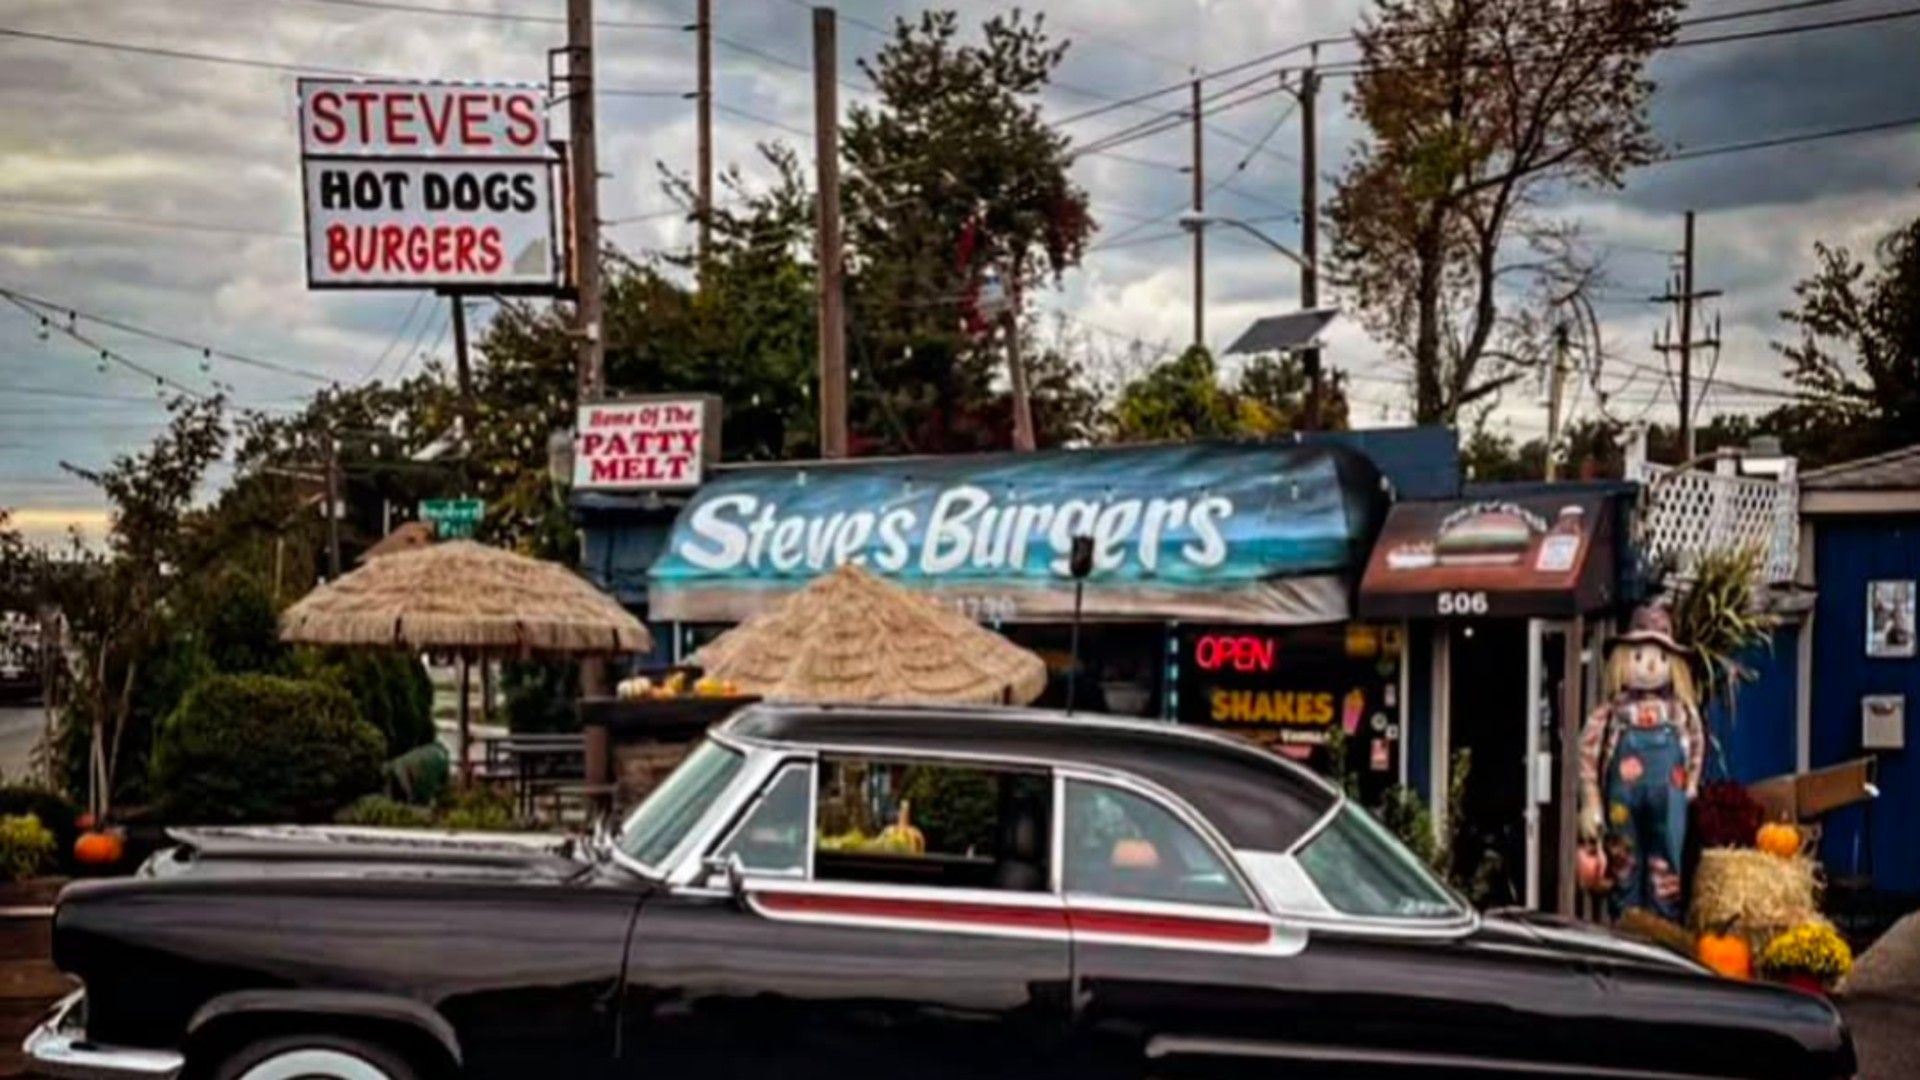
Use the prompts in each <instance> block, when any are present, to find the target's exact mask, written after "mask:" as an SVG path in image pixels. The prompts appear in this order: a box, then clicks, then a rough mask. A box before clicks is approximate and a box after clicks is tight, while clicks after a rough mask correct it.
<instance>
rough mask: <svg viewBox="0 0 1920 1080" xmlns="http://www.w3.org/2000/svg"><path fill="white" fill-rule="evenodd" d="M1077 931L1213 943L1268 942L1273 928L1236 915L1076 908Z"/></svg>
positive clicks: (1072, 917) (1071, 917)
mask: <svg viewBox="0 0 1920 1080" xmlns="http://www.w3.org/2000/svg"><path fill="white" fill-rule="evenodd" d="M1067 920H1068V922H1069V924H1070V925H1071V926H1072V928H1073V930H1074V931H1075V932H1076V933H1082V934H1112V935H1115V936H1117V937H1138V938H1149V939H1152V940H1156V941H1191V942H1205V943H1207V944H1211V945H1265V944H1266V943H1267V942H1269V941H1271V940H1272V939H1273V928H1272V927H1271V926H1268V925H1267V924H1265V923H1258V922H1242V921H1240V920H1237V919H1208V918H1204V917H1196V916H1189V915H1145V914H1141V913H1140V912H1137V911H1100V910H1091V909H1086V908H1074V909H1073V910H1072V911H1071V912H1070V913H1069V914H1068V916H1067Z"/></svg>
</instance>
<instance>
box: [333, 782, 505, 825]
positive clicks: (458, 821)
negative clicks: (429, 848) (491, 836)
mask: <svg viewBox="0 0 1920 1080" xmlns="http://www.w3.org/2000/svg"><path fill="white" fill-rule="evenodd" d="M334 821H336V822H338V823H339V824H341V825H362V826H369V827H372V828H380V829H463V830H468V831H475V832H512V831H513V830H515V829H518V828H520V827H521V823H520V820H519V819H518V818H517V817H515V816H514V812H513V800H512V799H510V798H508V797H507V795H506V794H505V793H504V792H499V791H495V790H493V789H492V788H487V787H476V788H472V789H470V790H468V791H463V792H459V793H456V794H454V795H452V796H450V797H449V798H447V799H446V800H445V801H444V802H441V803H440V804H439V805H437V806H414V805H411V804H409V803H403V802H400V801H399V800H397V799H390V798H388V797H387V796H385V795H366V796H362V797H361V798H358V799H355V800H354V801H353V802H352V803H351V804H349V805H348V806H347V807H346V808H345V809H343V810H341V811H340V813H339V814H337V815H335V817H334Z"/></svg>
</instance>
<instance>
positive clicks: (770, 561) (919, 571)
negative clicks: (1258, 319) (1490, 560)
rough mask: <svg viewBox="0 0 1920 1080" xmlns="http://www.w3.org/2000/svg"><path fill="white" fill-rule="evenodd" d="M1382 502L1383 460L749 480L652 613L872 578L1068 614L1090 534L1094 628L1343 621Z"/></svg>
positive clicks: (1168, 453)
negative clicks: (1354, 573) (1083, 541)
mask: <svg viewBox="0 0 1920 1080" xmlns="http://www.w3.org/2000/svg"><path fill="white" fill-rule="evenodd" d="M582 430H583V431H584V430H585V429H582ZM1380 499H1381V495H1380V490H1379V478H1378V476H1377V474H1376V473H1375V472H1374V471H1373V467H1372V465H1371V464H1370V463H1368V462H1367V461H1366V459H1365V458H1363V457H1360V456H1359V455H1357V454H1354V453H1352V452H1350V451H1347V450H1344V449H1341V448H1337V447H1327V446H1297V445H1291V444H1289V445H1256V444H1226V443H1218V444H1205V443H1203V444H1197V445H1186V446H1141V447H1120V448H1115V449H1108V450H1057V451H1046V452H1042V453H1037V454H983V455H975V456H965V457H948V458H919V459H906V460H896V461H877V462H872V463H855V464H811V465H806V466H779V467H767V468H742V469H736V470H730V471H728V472H727V473H725V474H724V475H723V476H721V477H719V478H718V479H714V480H711V481H709V482H708V483H707V484H706V485H705V486H703V487H702V488H701V489H700V492H699V494H698V495H697V496H696V497H695V498H694V499H693V501H692V502H691V503H689V504H688V506H687V508H686V509H685V510H684V511H682V512H681V514H680V517H679V519H678V520H677V521H676V522H675V523H674V527H673V531H672V533H671V535H670V536H669V537H668V542H667V547H666V550H665V551H664V552H662V554H661V556H660V557H659V559H658V560H656V561H655V563H654V564H653V567H652V569H651V570H650V572H649V579H650V589H649V608H650V611H651V613H652V615H653V617H654V618H658V619H680V620H686V621H732V620H736V619H740V618H743V617H745V616H746V615H749V614H751V613H753V612H754V611H757V610H760V609H761V608H763V607H765V606H766V605H768V604H769V603H771V602H773V601H774V600H777V599H779V598H780V597H781V596H783V595H785V594H786V593H787V592H789V591H791V590H793V589H795V588H798V587H800V586H802V585H804V584H806V583H807V582H808V581H809V580H811V579H812V578H813V577H815V576H816V575H818V574H820V573H823V572H825V571H827V570H830V569H832V568H833V567H836V566H839V565H842V564H844V563H856V564H859V565H863V566H866V567H869V568H870V569H873V570H875V571H877V572H879V573H881V574H883V575H885V576H886V577H888V578H890V579H892V580H894V581H897V582H899V583H901V584H903V585H906V586H908V587H911V588H918V589H923V590H926V591H928V592H930V593H932V594H934V595H935V596H936V597H937V598H939V599H942V600H944V601H947V602H950V603H952V604H954V605H955V606H958V607H960V608H962V609H963V610H966V611H969V612H971V613H975V614H978V615H982V616H985V617H988V618H1005V619H1037V620H1048V619H1055V618H1059V617H1061V616H1063V615H1065V614H1066V613H1068V612H1070V611H1071V610H1072V606H1073V583H1072V578H1071V576H1070V575H1069V573H1068V567H1067V558H1068V553H1069V551H1070V550H1071V548H1072V543H1073V538H1074V537H1075V536H1087V537H1090V538H1091V539H1092V541H1093V553H1094V570H1093V573H1092V576H1091V577H1089V578H1088V579H1087V583H1086V608H1085V610H1086V612H1087V614H1088V615H1090V616H1094V617H1134V618H1153V619H1165V618H1208V619H1217V620H1227V621H1232V620H1239V621H1257V622H1320V621H1328V620H1334V619H1341V618H1344V617H1345V616H1346V613H1347V611H1346V608H1347V593H1348V585H1349V582H1348V580H1347V574H1348V571H1349V570H1351V569H1357V566H1358V562H1357V560H1358V558H1359V557H1360V553H1361V551H1362V550H1363V548H1364V545H1365V543H1366V541H1367V539H1368V537H1369V536H1370V535H1371V533H1372V530H1373V527H1374V525H1375V524H1376V522H1377V520H1378V518H1377V514H1378V512H1379V500H1380Z"/></svg>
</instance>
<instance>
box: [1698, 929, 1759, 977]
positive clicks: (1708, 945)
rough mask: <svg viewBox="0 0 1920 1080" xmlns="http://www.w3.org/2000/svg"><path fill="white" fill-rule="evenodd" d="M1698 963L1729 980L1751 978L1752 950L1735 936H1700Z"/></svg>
mask: <svg viewBox="0 0 1920 1080" xmlns="http://www.w3.org/2000/svg"><path fill="white" fill-rule="evenodd" d="M1699 956H1700V962H1701V963H1703V964H1705V965H1707V967H1708V968H1709V969H1711V970H1712V971H1713V972H1714V973H1715V974H1718V975H1722V976H1724V977H1726V978H1729V979H1751V978H1753V950H1752V949H1750V948H1748V947H1747V939H1746V938H1743V937H1740V936H1738V935H1736V934H1701V935H1700V945H1699Z"/></svg>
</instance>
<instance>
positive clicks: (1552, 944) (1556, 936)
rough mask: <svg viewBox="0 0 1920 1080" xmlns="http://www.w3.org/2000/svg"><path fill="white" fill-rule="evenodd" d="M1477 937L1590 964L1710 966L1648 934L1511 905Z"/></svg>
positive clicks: (1697, 969) (1487, 920)
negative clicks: (1648, 937) (1633, 933)
mask: <svg viewBox="0 0 1920 1080" xmlns="http://www.w3.org/2000/svg"><path fill="white" fill-rule="evenodd" d="M1473 940H1474V941H1475V942H1476V943H1479V944H1484V945H1487V946H1490V947H1496V948H1513V949H1523V950H1527V951H1535V952H1543V953H1548V954H1551V955H1554V956H1557V957H1560V958H1562V959H1565V960H1568V961H1574V962H1582V963H1589V964H1600V963H1605V964H1610V965H1615V966H1620V965H1626V966H1634V967H1643V968H1653V969H1659V970H1662V971H1677V972H1687V973H1690V974H1705V973H1706V971H1707V969H1706V968H1704V967H1702V966H1701V965H1699V964H1698V963H1695V962H1694V961H1692V960H1689V959H1687V958H1686V957H1683V956H1681V955H1680V954H1679V953H1676V952H1673V951H1672V950H1670V949H1666V948H1662V947H1661V946H1659V945H1655V944H1653V943H1651V942H1649V941H1646V940H1644V939H1642V938H1637V937H1631V936H1629V935H1626V934H1623V933H1619V932H1617V931H1613V930H1608V929H1606V928H1604V927H1600V926H1595V925H1593V924H1592V923H1583V922H1579V921H1577V920H1574V919H1569V918H1566V917H1564V916H1559V915H1547V914H1543V913H1541V912H1537V911H1525V910H1519V909H1507V910H1500V911H1493V912H1489V913H1488V914H1487V915H1485V916H1484V917H1482V919H1481V920H1480V926H1479V928H1478V929H1477V930H1475V931H1474V934H1473Z"/></svg>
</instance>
